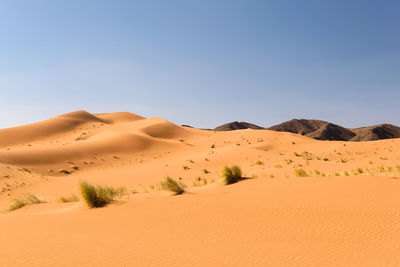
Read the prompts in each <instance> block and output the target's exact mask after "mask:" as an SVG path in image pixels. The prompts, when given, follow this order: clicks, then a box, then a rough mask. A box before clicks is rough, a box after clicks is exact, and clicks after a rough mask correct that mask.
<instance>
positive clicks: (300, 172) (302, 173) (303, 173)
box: [294, 169, 310, 177]
mask: <svg viewBox="0 0 400 267" xmlns="http://www.w3.org/2000/svg"><path fill="white" fill-rule="evenodd" d="M294 174H295V175H296V176H297V177H309V176H310V175H309V174H308V173H307V172H306V171H305V170H303V169H295V170H294Z"/></svg>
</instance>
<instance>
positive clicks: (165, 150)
mask: <svg viewBox="0 0 400 267" xmlns="http://www.w3.org/2000/svg"><path fill="white" fill-rule="evenodd" d="M234 164H236V165H239V166H240V167H241V168H242V170H243V172H244V175H245V176H246V177H247V178H249V179H246V180H243V181H240V182H238V183H235V184H232V185H227V186H224V185H223V184H222V183H221V180H220V172H221V169H222V168H223V167H224V166H225V165H228V166H230V165H234ZM205 170H207V171H205ZM167 175H168V176H171V177H173V178H174V179H179V178H181V180H182V181H183V182H184V183H185V184H186V185H187V188H186V193H184V194H182V195H177V196H175V195H172V194H171V193H168V192H165V191H163V190H159V188H158V184H159V183H160V181H161V180H163V179H164V178H165V177H166V176H167ZM199 177H200V180H199ZM80 181H88V182H91V183H94V184H102V185H108V186H114V187H120V186H123V187H126V188H129V190H130V192H131V194H129V195H125V196H122V197H120V198H117V199H116V201H114V202H112V203H111V204H109V205H107V206H105V207H102V208H94V209H89V208H88V207H87V206H86V205H85V204H84V203H83V202H71V203H60V202H59V201H57V199H58V198H59V197H61V196H70V195H71V194H73V193H75V194H79V190H78V184H79V182H80ZM399 192H400V140H399V139H391V140H381V141H373V142H333V141H317V140H313V139H309V138H306V137H303V136H300V135H295V134H290V133H283V132H274V131H269V130H237V131H230V132H214V131H207V130H199V129H193V128H189V127H182V126H177V125H175V124H173V123H171V122H168V121H166V120H164V119H161V118H148V119H145V118H143V117H140V116H137V115H134V114H130V113H112V114H90V113H87V112H85V111H78V112H73V113H68V114H65V115H61V116H58V117H56V118H53V119H50V120H47V121H43V122H39V123H35V124H30V125H26V126H21V127H15V128H9V129H3V130H0V209H1V210H2V211H4V212H2V213H1V214H0V229H1V234H0V266H138V265H139V266H164V265H168V266H175V265H176V266H177V265H179V266H400V245H399V244H400V197H399ZM27 193H32V194H36V195H38V196H40V197H42V198H43V199H45V200H46V203H42V204H36V205H27V206H25V207H23V208H21V209H17V210H14V211H6V210H7V207H8V206H9V204H10V203H11V201H12V200H13V199H15V198H18V197H20V196H23V195H25V194H27Z"/></svg>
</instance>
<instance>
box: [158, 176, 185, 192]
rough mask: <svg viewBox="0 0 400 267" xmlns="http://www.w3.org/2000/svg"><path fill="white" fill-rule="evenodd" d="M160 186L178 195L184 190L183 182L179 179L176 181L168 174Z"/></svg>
mask: <svg viewBox="0 0 400 267" xmlns="http://www.w3.org/2000/svg"><path fill="white" fill-rule="evenodd" d="M161 188H162V189H163V190H167V191H170V192H173V193H175V195H180V194H183V193H184V192H185V184H184V183H183V182H181V181H176V180H174V179H172V178H171V177H169V176H168V177H167V178H165V180H164V181H161Z"/></svg>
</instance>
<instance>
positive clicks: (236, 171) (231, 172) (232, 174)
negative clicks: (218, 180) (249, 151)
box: [222, 165, 243, 185]
mask: <svg viewBox="0 0 400 267" xmlns="http://www.w3.org/2000/svg"><path fill="white" fill-rule="evenodd" d="M242 178H243V177H242V169H240V167H239V166H236V165H234V166H232V167H228V166H225V167H224V168H223V170H222V179H223V182H224V184H225V185H228V184H233V183H236V182H238V181H239V180H241V179H242Z"/></svg>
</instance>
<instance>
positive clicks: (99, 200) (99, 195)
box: [79, 181, 118, 208]
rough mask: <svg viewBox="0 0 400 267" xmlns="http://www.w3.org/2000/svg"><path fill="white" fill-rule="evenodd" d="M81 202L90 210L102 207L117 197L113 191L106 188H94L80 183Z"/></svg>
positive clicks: (88, 184)
mask: <svg viewBox="0 0 400 267" xmlns="http://www.w3.org/2000/svg"><path fill="white" fill-rule="evenodd" d="M79 188H80V192H81V195H82V198H83V200H84V201H85V202H86V204H87V205H88V206H89V207H90V208H96V207H103V206H105V205H107V204H108V203H110V202H111V201H112V200H113V199H114V197H115V196H117V195H118V193H117V192H116V190H115V189H113V188H112V187H108V186H101V185H97V186H94V185H93V184H90V183H88V182H85V181H82V182H80V184H79Z"/></svg>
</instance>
